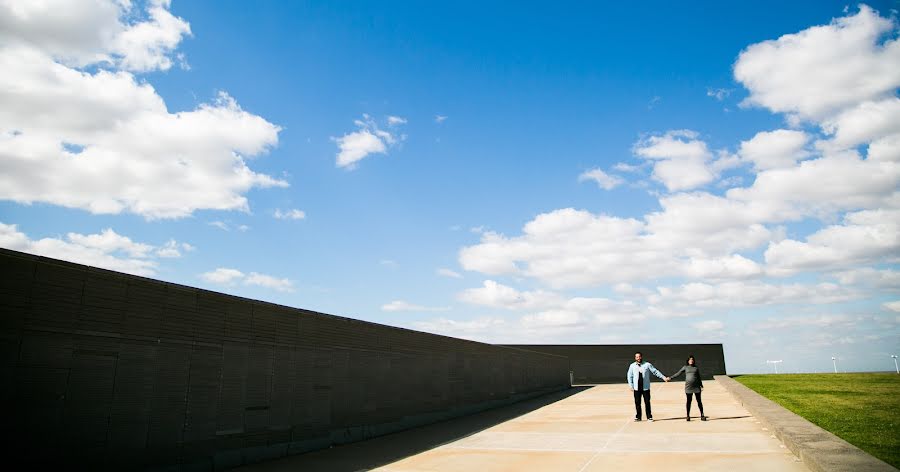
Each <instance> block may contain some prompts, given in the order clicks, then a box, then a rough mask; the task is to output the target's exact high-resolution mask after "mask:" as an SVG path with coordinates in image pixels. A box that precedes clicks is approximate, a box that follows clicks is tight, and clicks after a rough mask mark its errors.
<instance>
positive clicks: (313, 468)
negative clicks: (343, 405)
mask: <svg viewBox="0 0 900 472" xmlns="http://www.w3.org/2000/svg"><path fill="white" fill-rule="evenodd" d="M589 388H591V385H583V386H575V387H572V388H569V389H567V390H562V391H559V392H554V393H549V394H547V395H543V396H540V397H537V398H532V399H529V400H524V401H521V402H518V403H514V404H512V405H507V406H504V407H500V408H495V409H492V410H487V411H483V412H480V413H476V414H474V415H469V416H463V417H460V418H454V419H452V420H447V421H442V422H439V423H434V424H430V425H426V426H421V427H418V428H413V429H408V430H406V431H401V432H398V433H393V434H388V435H385V436H381V437H377V438H373V439H369V440H366V441H360V442H357V443H352V444H345V445H342V446H337V447H332V448H329V449H323V450H321V451H315V452H309V453H306V454H299V455H296V456H290V457H285V458H281V459H277V460H272V461H267V462H261V463H258V464H250V465H246V466H243V467H239V468H237V469H234V470H240V471H259V472H263V471H272V472H274V471H287V470H302V471H304V472H320V471H322V472H324V471H328V472H358V471H366V470H370V469H374V468H376V467H381V466H383V465H387V464H390V463H392V462H396V461H398V460H400V459H403V458H406V457H409V456H412V455H415V454H418V453H420V452H424V451H427V450H429V449H434V448H436V447H438V446H441V445H444V444H447V443H449V442H453V441H456V440H458V439H462V438H464V437H466V436H470V435H472V434H475V433H477V432H479V431H483V430H485V429H487V428H490V427H492V426H495V425H497V424H500V423H503V422H505V421H509V420H511V419H513V418H517V417H519V416H522V415H524V414H526V413H529V412H531V411H534V410H537V409H538V408H541V407H544V406H547V405H550V404H552V403H556V402H558V401H560V400H563V399H566V398H568V397H571V396H572V395H575V394H577V393H579V392H582V391H584V390H587V389H589Z"/></svg>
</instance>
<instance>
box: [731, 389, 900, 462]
mask: <svg viewBox="0 0 900 472" xmlns="http://www.w3.org/2000/svg"><path fill="white" fill-rule="evenodd" d="M734 379H735V380H737V381H738V382H740V383H742V384H744V385H746V386H748V387H750V388H752V389H753V390H755V391H756V392H758V393H760V394H762V395H763V396H765V397H767V398H769V399H770V400H772V401H774V402H776V403H778V404H780V405H781V406H783V407H785V408H787V409H788V410H791V411H793V412H794V413H796V414H798V415H800V416H802V417H804V418H806V419H808V420H809V421H811V422H813V423H815V424H817V425H818V426H820V427H821V428H823V429H825V430H828V431H831V432H832V433H834V434H835V435H837V436H839V437H840V438H842V439H844V440H845V441H847V442H849V443H850V444H853V445H854V446H856V447H858V448H860V449H862V450H864V451H866V452H868V453H869V454H872V455H873V456H875V457H877V458H879V459H881V460H883V461H885V462H887V463H888V464H891V465H893V466H894V467H897V468H900V375H897V374H895V373H891V374H867V373H860V374H778V375H775V374H770V375H739V376H736V377H735V378H734Z"/></svg>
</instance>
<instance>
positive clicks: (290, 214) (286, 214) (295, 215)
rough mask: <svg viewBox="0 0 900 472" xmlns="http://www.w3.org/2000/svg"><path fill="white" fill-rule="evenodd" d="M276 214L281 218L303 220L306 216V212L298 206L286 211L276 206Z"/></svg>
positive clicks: (277, 217) (276, 216)
mask: <svg viewBox="0 0 900 472" xmlns="http://www.w3.org/2000/svg"><path fill="white" fill-rule="evenodd" d="M274 216H275V218H276V219H279V220H302V219H305V218H306V212H305V211H303V210H298V209H296V208H294V209H291V210H284V211H281V209H277V208H276V209H275V213H274Z"/></svg>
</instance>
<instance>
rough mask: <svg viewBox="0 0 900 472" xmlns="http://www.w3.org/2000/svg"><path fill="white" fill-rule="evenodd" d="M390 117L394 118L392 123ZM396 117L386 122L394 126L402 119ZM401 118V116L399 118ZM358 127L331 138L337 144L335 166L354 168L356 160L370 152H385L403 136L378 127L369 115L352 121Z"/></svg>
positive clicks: (363, 157)
mask: <svg viewBox="0 0 900 472" xmlns="http://www.w3.org/2000/svg"><path fill="white" fill-rule="evenodd" d="M390 118H394V122H393V123H392V122H391V120H390ZM397 119H398V117H389V119H388V124H389V125H392V126H396V125H398V124H401V123H405V120H403V121H397ZM399 119H400V120H402V118H399ZM354 124H356V126H357V127H358V128H359V129H357V130H356V131H353V132H350V133H347V134H345V135H343V136H341V137H340V138H332V140H333V141H334V142H335V143H337V145H338V149H339V150H338V154H337V158H336V161H337V166H338V167H343V168H346V169H348V170H352V169H355V168H356V166H357V164H358V162H359V161H361V160H363V159H365V158H366V157H368V156H369V155H370V154H387V151H388V149H389V148H390V147H392V146H394V145H395V144H397V143H398V142H399V141H402V140H403V139H404V138H405V136H404V135H400V136H397V135H395V134H393V133H390V132H388V131H384V130H382V129H380V128H379V127H378V124H377V123H376V122H375V120H373V119H372V118H371V117H370V116H369V115H363V119H361V120H356V121H354Z"/></svg>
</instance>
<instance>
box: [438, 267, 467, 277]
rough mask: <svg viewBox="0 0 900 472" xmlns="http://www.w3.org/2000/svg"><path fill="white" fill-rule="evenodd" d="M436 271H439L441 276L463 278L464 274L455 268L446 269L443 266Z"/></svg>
mask: <svg viewBox="0 0 900 472" xmlns="http://www.w3.org/2000/svg"><path fill="white" fill-rule="evenodd" d="M436 273H437V275H440V276H441V277H450V278H452V279H461V278H462V275H461V274H460V273H459V272H456V271H455V270H450V269H446V268H443V267H442V268H440V269H438V270H437V271H436Z"/></svg>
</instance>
